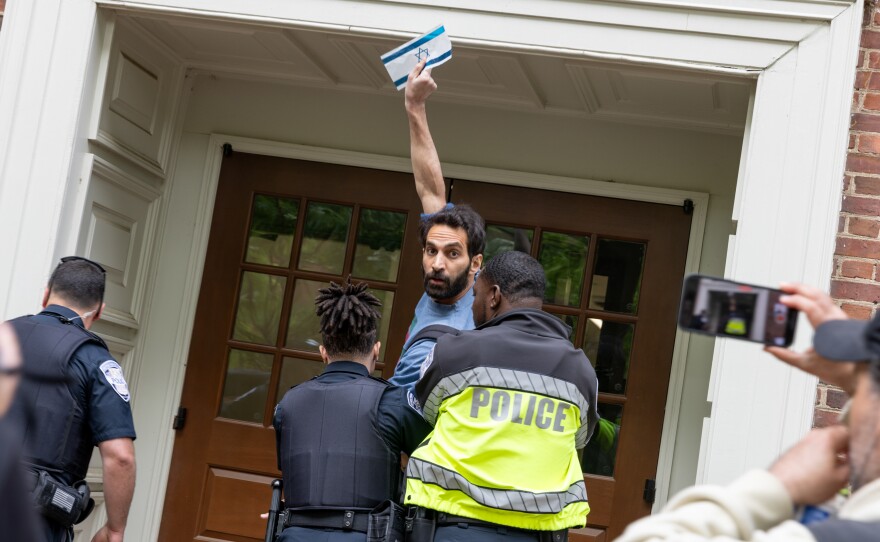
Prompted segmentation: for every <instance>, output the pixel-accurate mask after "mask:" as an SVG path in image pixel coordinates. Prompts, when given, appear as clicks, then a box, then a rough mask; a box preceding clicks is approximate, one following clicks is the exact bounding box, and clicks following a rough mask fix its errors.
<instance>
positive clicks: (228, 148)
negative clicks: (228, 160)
mask: <svg viewBox="0 0 880 542" xmlns="http://www.w3.org/2000/svg"><path fill="white" fill-rule="evenodd" d="M223 156H232V144H231V143H224V144H223Z"/></svg>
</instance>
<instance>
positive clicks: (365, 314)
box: [315, 277, 382, 356]
mask: <svg viewBox="0 0 880 542" xmlns="http://www.w3.org/2000/svg"><path fill="white" fill-rule="evenodd" d="M381 305H382V303H380V302H379V300H378V299H376V296H374V295H373V294H371V293H370V292H368V291H367V283H366V282H358V283H356V284H352V282H351V277H349V278H348V280H346V281H345V284H341V285H340V284H336V283H335V282H331V283H330V286H328V287H327V288H321V289H320V290H318V297H317V298H315V313H316V314H317V315H318V317H319V318H320V319H321V337H322V338H323V343H324V349H326V350H327V354H328V355H330V356H336V355H338V354H353V355H357V356H365V355H368V354H369V353H370V350H371V349H372V348H373V345H374V344H376V333H377V329H378V324H379V311H378V309H377V308H376V307H380V306H381Z"/></svg>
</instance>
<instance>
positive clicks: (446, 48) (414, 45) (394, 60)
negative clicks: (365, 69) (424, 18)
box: [381, 24, 452, 90]
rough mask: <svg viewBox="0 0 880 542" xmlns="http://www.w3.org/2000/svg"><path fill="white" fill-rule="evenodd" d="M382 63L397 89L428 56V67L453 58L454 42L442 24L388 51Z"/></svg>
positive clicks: (404, 84)
mask: <svg viewBox="0 0 880 542" xmlns="http://www.w3.org/2000/svg"><path fill="white" fill-rule="evenodd" d="M381 58H382V63H383V64H385V69H386V70H388V75H390V76H391V80H392V81H394V86H396V87H397V90H400V89H402V88H403V87H405V86H406V78H407V77H408V76H409V72H411V71H412V70H413V68H415V67H416V64H418V63H419V62H421V61H422V59H425V58H427V59H428V63H427V64H426V65H425V67H426V68H431V67H434V66H439V65H440V64H443V63H444V62H446V61H447V60H449V59H450V58H452V43H451V42H450V41H449V34H447V33H446V28H445V27H444V26H443V25H442V24H441V25H440V26H438V27H437V28H435V29H434V30H431V31H430V32H428V33H427V34H425V35H424V36H419V37H417V38H413V39H412V40H410V41H408V42H406V43H404V44H403V45H401V46H400V47H398V48H397V49H394V50H392V51H388V52H387V53H385V54H384V55H382V57H381Z"/></svg>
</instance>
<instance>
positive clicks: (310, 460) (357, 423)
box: [274, 280, 431, 542]
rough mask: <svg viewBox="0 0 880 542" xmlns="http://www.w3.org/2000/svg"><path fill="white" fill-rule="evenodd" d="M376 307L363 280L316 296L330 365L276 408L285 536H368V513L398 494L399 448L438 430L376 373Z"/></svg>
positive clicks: (319, 539)
mask: <svg viewBox="0 0 880 542" xmlns="http://www.w3.org/2000/svg"><path fill="white" fill-rule="evenodd" d="M378 305H379V300H378V299H376V298H375V297H374V296H373V295H372V294H370V293H369V292H368V291H367V285H366V284H365V283H360V284H352V283H351V282H350V280H349V282H347V283H346V284H343V285H341V286H340V285H337V284H334V283H331V284H330V287H329V288H324V289H322V290H321V291H320V295H319V296H318V298H317V300H316V308H317V311H316V312H317V314H318V316H319V317H320V319H321V336H322V339H323V344H322V345H321V347H320V352H321V357H322V358H323V359H324V362H325V363H326V364H327V367H326V368H325V369H324V372H323V373H322V374H321V375H320V376H317V377H315V378H313V379H312V380H309V381H307V382H304V383H302V384H300V385H298V386H296V387H294V388H292V389H291V390H290V391H288V392H287V394H286V395H285V396H284V398H283V399H282V400H281V402H280V403H279V404H278V406H277V407H276V408H275V419H274V425H275V431H276V438H277V445H278V468H279V469H281V474H282V477H283V480H284V496H285V501H286V502H285V504H286V506H287V507H288V518H287V522H286V528H285V530H284V531H283V532H282V534H281V536H280V538H279V540H280V541H282V542H364V541H365V540H366V539H367V535H366V532H367V524H368V515H369V512H370V510H371V509H373V508H374V507H377V506H379V505H381V504H382V503H383V502H386V501H388V500H395V499H398V498H399V490H400V485H401V479H402V472H401V468H400V453H401V452H404V453H407V454H409V453H411V452H412V451H413V450H414V449H415V448H416V446H418V445H419V443H420V442H421V441H422V439H423V438H424V437H425V436H426V435H427V434H428V432H429V431H430V429H431V428H430V426H429V425H428V424H427V422H425V420H424V419H423V418H422V415H421V413H420V411H419V410H417V409H416V408H415V407H414V406H413V405H414V404H415V403H414V402H413V401H411V400H410V398H409V397H410V396H409V395H408V393H407V391H406V390H405V389H403V388H398V387H396V386H392V385H391V384H389V383H388V382H385V381H384V380H381V379H379V378H374V377H372V376H370V374H371V373H372V372H373V370H374V368H375V363H376V361H377V360H378V357H379V348H380V346H379V343H378V342H377V341H376V333H377V327H378V326H377V324H378V320H379V314H378V311H377V310H376V307H377V306H378ZM373 534H374V533H373V532H372V531H371V536H372V535H373Z"/></svg>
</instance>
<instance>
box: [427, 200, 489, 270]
mask: <svg viewBox="0 0 880 542" xmlns="http://www.w3.org/2000/svg"><path fill="white" fill-rule="evenodd" d="M437 225H443V226H449V227H450V228H461V229H463V230H464V231H465V233H467V251H468V258H471V259H473V257H474V256H476V255H478V254H482V253H483V251H484V250H485V249H486V223H485V221H484V220H483V217H481V216H480V214H479V213H478V212H476V211H474V209H473V207H471V206H470V205H467V204H464V203H463V204H461V205H455V206H454V207H447V208H445V209H443V210H442V211H438V212H436V213H434V214H432V215H429V216H428V217H426V218H424V219H422V222H421V224H420V225H419V240H420V241H421V242H422V248H425V242H426V241H427V239H428V232H429V231H430V230H431V228H433V227H434V226H437Z"/></svg>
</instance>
